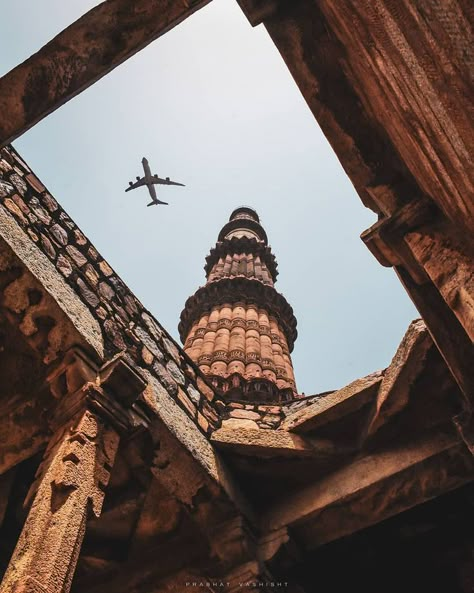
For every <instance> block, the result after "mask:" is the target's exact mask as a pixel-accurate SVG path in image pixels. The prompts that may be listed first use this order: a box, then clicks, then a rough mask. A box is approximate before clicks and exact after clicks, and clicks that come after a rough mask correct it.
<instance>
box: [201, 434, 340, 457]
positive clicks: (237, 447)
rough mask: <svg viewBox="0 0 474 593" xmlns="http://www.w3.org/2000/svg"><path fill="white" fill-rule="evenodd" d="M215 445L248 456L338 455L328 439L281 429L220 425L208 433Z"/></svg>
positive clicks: (336, 448)
mask: <svg viewBox="0 0 474 593" xmlns="http://www.w3.org/2000/svg"><path fill="white" fill-rule="evenodd" d="M211 442H213V443H214V444H215V445H216V446H217V447H218V448H219V449H223V450H228V451H233V452H234V453H239V454H241V455H250V456H252V457H267V458H269V457H312V458H321V459H328V458H333V457H336V456H338V457H339V456H340V454H341V450H340V447H336V446H335V445H334V443H332V441H329V440H323V439H308V438H305V437H302V436H299V435H295V434H291V433H289V432H287V431H284V430H255V429H251V428H225V427H224V428H220V429H218V430H216V431H215V432H214V433H213V434H212V436H211Z"/></svg>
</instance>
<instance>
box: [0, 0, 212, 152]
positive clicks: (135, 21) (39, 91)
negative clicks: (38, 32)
mask: <svg viewBox="0 0 474 593" xmlns="http://www.w3.org/2000/svg"><path fill="white" fill-rule="evenodd" d="M208 1H209V0H200V1H198V2H196V1H189V0H188V1H187V2H168V1H167V0H153V1H151V0H134V1H133V2H132V3H131V2H129V0H108V1H107V2H101V3H100V4H98V5H97V6H95V7H94V8H92V9H91V10H89V12H87V13H86V14H84V15H83V16H82V17H81V18H79V19H78V20H77V21H75V22H74V23H73V24H72V25H70V26H69V27H68V28H66V29H65V30H64V31H62V32H61V33H59V35H57V36H56V37H55V38H54V39H52V40H51V41H50V42H49V43H47V44H46V45H45V46H44V47H42V48H41V49H40V50H39V51H38V52H37V53H35V54H33V55H32V56H31V57H30V58H28V59H27V60H25V61H24V62H23V63H22V64H20V65H18V66H16V68H14V69H13V70H11V71H10V72H8V73H7V74H5V75H4V76H3V78H1V79H0V111H1V112H2V114H3V117H2V124H1V125H0V145H1V146H5V145H6V144H8V143H9V142H11V141H12V140H14V139H15V138H17V137H18V136H20V135H21V134H23V132H25V131H26V130H28V129H29V128H31V127H32V126H33V125H35V124H36V123H37V122H38V121H40V120H41V119H43V118H44V117H45V116H47V115H48V114H49V113H51V112H52V111H54V110H55V109H57V108H58V107H60V106H61V105H63V104H64V103H66V102H67V101H69V100H70V99H72V98H73V97H74V96H76V95H77V94H79V93H81V92H82V91H83V90H85V89H86V88H88V87H89V86H90V85H92V84H94V82H96V81H97V80H99V79H100V78H102V77H103V76H104V75H105V74H107V73H108V72H110V71H111V70H113V69H114V68H115V67H117V66H118V65H119V64H121V63H122V62H124V61H125V60H127V59H128V58H130V57H131V56H133V55H134V54H135V53H136V52H138V51H140V50H141V49H143V48H144V47H146V46H147V45H148V44H149V43H151V42H152V41H154V40H155V39H157V38H158V37H159V36H161V35H163V34H164V33H166V32H167V31H169V30H170V29H172V28H173V27H174V26H176V25H177V24H178V23H180V22H181V21H183V20H184V19H185V18H187V17H188V16H190V15H191V14H192V13H193V12H195V11H196V10H198V9H199V8H201V7H202V6H204V5H206V4H207V3H208Z"/></svg>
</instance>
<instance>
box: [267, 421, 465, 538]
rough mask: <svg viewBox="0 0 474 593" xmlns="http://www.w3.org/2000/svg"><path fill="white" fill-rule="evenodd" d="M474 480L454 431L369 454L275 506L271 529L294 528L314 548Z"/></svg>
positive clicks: (270, 514)
mask: <svg viewBox="0 0 474 593" xmlns="http://www.w3.org/2000/svg"><path fill="white" fill-rule="evenodd" d="M473 479H474V461H473V459H472V456H471V455H470V453H469V451H468V449H467V448H466V447H465V445H464V444H463V443H462V441H461V439H460V437H459V436H458V435H456V434H454V432H453V429H448V428H447V429H445V430H443V431H442V430H438V431H437V432H436V434H432V435H429V436H425V437H424V438H421V439H419V440H418V441H413V442H411V443H409V444H405V445H402V446H398V447H394V448H392V449H390V450H388V451H382V452H378V453H373V454H370V455H366V456H364V457H362V458H360V459H358V460H356V461H354V462H352V463H350V464H349V465H347V466H345V467H343V468H341V469H338V470H337V471H335V472H333V473H332V474H330V475H328V476H326V477H323V478H322V479H320V480H317V481H315V482H314V483H313V484H312V485H310V486H308V487H307V488H304V489H302V490H301V491H299V492H297V493H295V494H293V495H292V496H290V497H288V498H287V499H286V500H285V501H284V502H281V503H279V504H277V505H275V506H274V507H273V508H271V509H270V510H269V511H268V512H267V513H266V515H264V517H263V525H264V527H265V528H266V529H268V530H275V529H280V528H282V527H289V528H291V532H292V533H293V534H294V535H295V534H296V535H295V537H297V538H298V539H300V537H302V538H303V539H304V540H305V543H306V545H307V546H308V547H313V546H316V545H319V544H322V543H325V542H328V541H330V540H332V539H337V538H339V537H342V536H344V535H348V534H350V533H353V532H354V531H357V530H359V529H363V528H365V527H368V526H369V525H372V524H374V523H377V522H379V521H382V520H383V519H386V518H388V517H390V516H392V515H394V514H397V513H400V512H402V511H404V510H406V509H408V508H411V507H413V506H415V505H417V504H420V503H422V502H425V501H426V500H429V499H430V498H433V497H435V496H438V495H440V494H442V493H444V492H447V491H449V490H451V489H453V488H456V487H458V486H460V485H461V484H463V483H466V482H468V481H471V480H473Z"/></svg>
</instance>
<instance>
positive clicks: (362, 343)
mask: <svg viewBox="0 0 474 593" xmlns="http://www.w3.org/2000/svg"><path fill="white" fill-rule="evenodd" d="M95 4H98V2H94V1H90V0H82V1H78V0H76V1H71V0H70V1H68V2H64V1H63V0H44V1H43V2H37V0H15V2H14V3H8V4H7V5H5V6H4V7H2V19H1V23H0V70H1V72H2V73H4V72H7V71H8V70H9V69H11V68H12V67H13V66H14V65H16V64H17V63H19V62H21V61H23V60H24V59H26V58H27V57H28V56H29V55H30V54H31V53H33V52H34V51H36V50H37V49H38V48H39V47H40V46H41V45H43V44H44V43H45V42H46V41H48V40H49V39H50V38H51V37H53V36H54V35H55V34H56V33H58V32H59V31H60V30H61V29H63V28H64V27H65V26H67V25H68V24H69V23H70V22H72V21H73V20H74V19H76V18H77V17H79V16H80V15H81V14H82V13H84V12H85V11H86V10H88V9H89V8H90V7H92V6H93V5H95ZM14 145H15V147H16V148H17V150H18V151H19V152H20V153H21V154H22V155H23V157H24V158H25V159H26V161H27V162H28V163H29V165H30V166H31V167H32V168H33V170H35V171H36V173H37V174H38V175H39V176H40V178H41V179H42V180H43V182H44V183H45V184H46V185H47V187H48V188H49V190H50V191H51V192H52V193H53V195H54V196H55V197H56V198H57V199H58V200H59V202H60V203H61V204H62V206H63V207H64V208H65V209H66V211H67V212H69V214H70V215H71V216H72V217H73V218H74V220H75V221H76V222H77V223H78V224H79V226H80V227H81V228H82V230H83V231H84V232H85V233H86V234H87V235H88V237H89V238H90V239H91V240H92V242H93V243H94V244H95V245H96V247H97V248H98V249H99V251H100V252H101V253H102V255H103V256H104V257H105V258H106V259H107V260H108V261H109V262H110V264H111V265H112V266H113V267H114V268H115V270H116V271H117V272H118V273H119V274H120V275H121V276H122V278H123V279H124V280H125V282H126V283H127V284H128V285H129V286H130V288H131V289H132V290H133V291H134V292H135V294H136V295H137V297H138V298H139V299H141V300H142V302H143V303H144V304H145V306H146V307H148V308H149V309H150V310H151V311H152V312H153V313H154V315H155V316H156V317H157V318H158V319H159V321H160V322H161V323H162V324H163V325H164V326H165V327H166V328H167V329H168V330H169V331H170V332H171V333H172V335H173V336H174V337H175V338H177V339H178V340H179V338H178V334H177V325H178V320H179V314H180V312H181V310H182V307H183V305H184V302H185V300H186V298H187V297H188V296H189V295H191V294H192V293H193V292H194V291H195V290H196V289H197V288H198V286H200V285H202V284H203V283H204V280H205V279H204V271H203V265H204V259H205V256H206V255H207V253H208V252H209V249H210V248H211V246H212V245H213V244H214V243H215V241H216V239H217V234H218V232H219V229H220V228H221V227H222V225H223V224H224V223H225V222H226V221H227V219H228V217H229V215H230V212H231V211H232V210H233V209H234V208H235V207H237V206H239V205H242V204H245V205H249V206H252V207H253V208H255V209H256V210H257V211H258V213H259V215H260V217H261V220H262V223H263V225H264V226H265V228H266V230H267V233H268V236H269V240H270V244H271V245H272V247H273V250H274V252H275V254H276V257H277V260H278V263H279V271H280V275H279V278H278V282H277V285H276V287H277V289H278V290H279V291H280V292H282V293H283V294H284V295H285V296H286V298H287V299H288V301H289V302H290V304H291V305H292V306H293V308H294V311H295V314H296V317H297V319H298V333H299V337H298V340H297V342H296V346H295V350H294V352H293V362H294V366H295V372H296V379H297V384H298V387H299V389H300V391H303V392H305V393H306V394H307V395H309V394H311V393H317V392H321V391H325V390H327V389H334V388H337V387H341V386H343V385H344V384H346V383H348V382H350V381H351V380H353V379H355V378H357V377H360V376H363V375H365V374H367V373H370V372H372V371H374V370H377V369H380V368H383V367H385V366H387V365H388V363H389V362H390V360H391V358H392V356H393V355H394V353H395V350H396V348H397V345H398V343H399V342H400V339H401V338H402V336H403V334H404V332H405V330H406V328H407V326H408V323H409V322H410V320H411V319H413V318H414V317H417V316H418V315H417V312H416V310H415V309H414V307H413V305H412V304H411V302H410V300H409V298H408V296H407V295H406V293H405V291H404V290H403V288H402V287H401V285H400V283H399V281H398V280H397V278H396V276H395V273H394V272H393V271H392V270H390V269H385V268H382V267H381V266H380V265H379V264H378V263H377V261H376V260H375V259H374V257H373V256H372V255H371V254H370V252H369V251H368V250H367V248H366V247H365V246H364V244H363V243H362V241H361V240H360V238H359V235H360V233H361V232H362V231H363V230H365V229H366V228H368V227H369V226H370V225H371V224H373V223H374V222H375V220H376V217H375V215H374V214H373V213H372V212H371V211H370V210H367V209H366V208H364V206H363V205H362V203H361V201H360V200H359V198H358V196H357V194H356V193H355V191H354V189H353V187H352V185H351V183H350V181H349V180H348V178H347V177H346V175H345V173H344V171H343V169H342V167H341V166H340V164H339V162H338V160H337V158H336V157H335V155H334V153H333V152H332V149H331V148H330V146H329V144H328V143H327V141H326V140H325V138H324V136H323V134H322V132H321V131H320V129H319V127H318V125H317V123H316V121H315V119H314V118H313V116H312V114H311V112H310V111H309V109H308V107H307V105H306V103H305V102H304V100H303V98H302V97H301V95H300V93H299V91H298V89H297V87H296V85H295V83H294V82H293V79H292V78H291V76H290V74H289V72H288V70H287V68H286V66H285V64H284V62H283V60H282V59H281V57H280V55H279V53H278V51H277V50H276V48H275V47H274V45H273V43H272V42H271V40H270V38H269V37H268V35H267V33H266V31H265V29H264V28H263V27H258V28H255V29H253V28H252V27H251V26H250V25H249V24H248V22H247V20H246V19H245V17H244V16H243V14H242V12H241V11H240V8H239V7H238V5H237V3H236V2H235V0H213V2H212V3H211V4H210V5H208V6H207V7H206V8H204V9H202V10H201V11H199V12H198V13H196V14H195V15H194V16H193V17H192V18H190V19H188V20H187V21H185V22H184V23H182V24H181V25H180V26H179V27H177V28H176V29H174V30H173V31H171V32H169V33H168V34H166V35H165V36H164V37H162V38H161V39H158V40H157V41H155V42H154V43H153V44H152V45H150V46H149V47H148V48H146V49H145V50H143V51H142V52H140V53H139V54H137V55H136V56H134V57H133V58H131V59H130V60H128V61H127V62H126V63H125V64H123V65H122V66H120V67H119V68H117V69H116V70H114V71H113V72H112V73H111V74H109V75H108V76H107V77H105V78H103V79H102V80H101V81H99V82H98V83H96V84H95V85H94V86H93V87H91V88H90V89H88V90H87V91H85V92H84V93H82V94H81V95H79V96H78V97H76V98H75V99H74V100H73V101H71V102H69V103H68V104H66V105H65V106H63V107H62V108H61V109H60V110H58V111H56V112H55V113H54V114H52V115H50V116H49V117H48V118H47V119H46V120H44V121H43V122H41V123H40V124H38V125H37V126H35V127H34V128H33V129H32V130H30V131H29V132H27V133H26V134H25V135H24V136H23V137H22V138H20V139H18V140H17V141H16V142H15V143H14ZM143 156H147V158H148V159H149V161H150V164H151V167H152V172H153V173H158V174H159V175H161V176H170V177H171V178H172V179H175V180H177V181H181V182H183V183H185V184H186V187H185V188H163V189H162V190H161V191H160V192H159V197H161V199H164V201H167V202H168V201H169V202H170V203H171V205H170V206H167V207H156V208H146V204H147V202H148V193H147V192H146V190H145V189H142V190H136V191H134V192H130V193H127V194H125V193H124V189H125V187H126V186H127V183H128V181H129V180H130V179H134V178H135V176H136V175H140V174H141V164H140V160H141V158H142V157H143Z"/></svg>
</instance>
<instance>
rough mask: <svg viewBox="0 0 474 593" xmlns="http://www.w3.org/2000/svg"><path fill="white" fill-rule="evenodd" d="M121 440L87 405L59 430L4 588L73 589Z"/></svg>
mask: <svg viewBox="0 0 474 593" xmlns="http://www.w3.org/2000/svg"><path fill="white" fill-rule="evenodd" d="M118 443H119V436H118V434H117V432H116V431H115V430H114V429H113V428H111V427H109V426H107V425H106V424H105V423H104V422H102V421H101V419H100V418H99V417H98V415H97V414H95V413H94V412H92V411H90V410H87V409H86V410H83V411H81V412H79V413H78V414H76V415H75V416H74V417H73V418H72V419H70V421H69V422H68V423H67V425H66V427H61V428H60V429H58V431H57V432H56V433H55V434H54V436H53V438H52V439H51V442H50V445H49V447H48V449H47V450H46V453H45V457H44V460H43V463H42V465H41V467H40V470H39V475H38V477H37V480H36V483H35V489H36V495H35V497H34V500H33V504H32V506H31V509H30V512H29V514H28V517H27V519H26V523H25V526H24V528H23V531H22V533H21V535H20V539H19V540H18V543H17V546H16V548H15V551H14V553H13V556H12V559H11V561H10V565H9V567H8V570H7V572H6V574H5V577H4V579H3V582H2V585H1V586H0V591H1V593H43V592H44V593H67V592H68V591H69V589H70V587H71V582H72V578H73V575H74V570H75V568H76V564H77V560H78V557H79V552H80V550H81V544H82V540H83V539H84V534H85V528H86V522H87V520H88V519H89V518H90V517H91V516H94V517H99V515H100V512H101V509H102V503H103V500H104V489H105V487H106V485H107V483H108V480H109V472H110V469H111V468H112V466H113V462H114V458H115V454H116V452H117V447H118Z"/></svg>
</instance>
